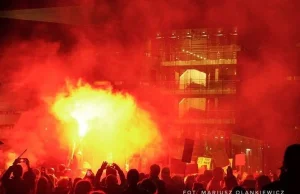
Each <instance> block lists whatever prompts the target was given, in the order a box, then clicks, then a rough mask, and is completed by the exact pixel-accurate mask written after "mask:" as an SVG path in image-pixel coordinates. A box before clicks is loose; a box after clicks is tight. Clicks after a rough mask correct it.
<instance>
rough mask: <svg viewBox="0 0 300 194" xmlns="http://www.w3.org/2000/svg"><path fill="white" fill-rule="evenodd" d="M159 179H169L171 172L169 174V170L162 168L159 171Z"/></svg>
mask: <svg viewBox="0 0 300 194" xmlns="http://www.w3.org/2000/svg"><path fill="white" fill-rule="evenodd" d="M161 178H162V179H167V178H171V172H170V169H169V168H168V167H164V168H163V169H162V170H161Z"/></svg>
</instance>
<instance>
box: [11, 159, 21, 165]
mask: <svg viewBox="0 0 300 194" xmlns="http://www.w3.org/2000/svg"><path fill="white" fill-rule="evenodd" d="M19 163H20V159H19V158H17V159H15V161H14V163H13V166H15V165H17V164H19Z"/></svg>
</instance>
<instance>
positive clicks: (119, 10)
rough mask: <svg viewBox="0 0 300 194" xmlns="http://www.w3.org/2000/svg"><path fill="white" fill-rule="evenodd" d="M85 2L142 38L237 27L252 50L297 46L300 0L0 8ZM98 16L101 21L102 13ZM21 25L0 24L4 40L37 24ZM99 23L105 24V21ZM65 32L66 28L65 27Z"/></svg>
mask: <svg viewBox="0 0 300 194" xmlns="http://www.w3.org/2000/svg"><path fill="white" fill-rule="evenodd" d="M87 2H88V3H89V4H93V6H94V7H95V10H96V9H98V8H100V7H108V8H107V10H109V11H107V12H106V13H103V14H104V15H106V16H107V20H106V21H104V22H106V23H110V22H111V21H112V20H113V21H114V24H113V25H119V24H121V26H120V30H121V31H125V32H128V31H129V32H128V33H131V32H135V33H136V32H138V33H139V34H144V33H145V31H146V30H147V31H152V30H154V29H158V28H187V27H191V28H192V27H220V26H222V27H227V26H238V27H239V29H240V35H241V38H242V42H243V44H244V45H245V46H246V47H249V48H250V49H251V48H257V47H259V46H260V45H262V44H265V43H268V44H272V43H273V44H274V41H273V40H270V39H273V38H274V39H276V44H274V45H275V46H278V47H281V46H287V45H290V44H294V43H293V42H296V41H299V37H298V34H299V33H298V32H299V29H298V28H297V19H296V18H299V16H300V14H299V11H298V10H299V9H298V8H300V3H299V1H297V0H289V1H288V0H265V1H259V0H252V1H244V0H228V1H225V0H224V1H222V0H186V1H180V0H164V1H161V0H153V1H138V0H132V1H130V3H124V1H121V0H70V1H53V0H44V1H42V0H19V1H17V0H11V1H0V8H1V10H11V9H26V8H40V7H53V6H70V5H80V4H87ZM141 2H146V3H142V4H141ZM96 15H97V16H101V11H100V13H99V12H98V13H97V14H96ZM141 15H143V16H141ZM91 17H92V16H91ZM130 17H131V18H130ZM127 18H130V19H127ZM19 24H20V23H19V22H18V21H14V20H8V19H0V25H1V37H2V39H3V38H5V37H6V35H7V36H11V32H12V31H14V32H15V31H26V30H27V31H28V33H29V31H30V29H32V28H33V26H35V24H36V22H21V24H23V25H22V26H23V27H24V25H26V27H24V28H21V29H19V27H20V25H19ZM98 24H99V25H102V23H101V22H99V23H98ZM143 25H144V26H143ZM65 27H66V26H65V25H64V26H63V28H65ZM127 27H128V28H127ZM50 28H51V29H52V31H53V32H54V31H56V30H57V31H58V32H54V34H56V33H58V34H60V33H59V31H60V30H61V28H60V27H58V28H52V26H51V25H50ZM138 29H139V30H138ZM17 33H18V32H17ZM287 33H288V34H287ZM18 35H21V36H24V37H25V38H26V35H28V34H26V32H19V34H18ZM60 35H61V34H60ZM287 36H288V37H287ZM278 37H280V38H278ZM283 37H284V38H283ZM281 40H282V41H281ZM274 45H273V46H274Z"/></svg>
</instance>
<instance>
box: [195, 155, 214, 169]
mask: <svg viewBox="0 0 300 194" xmlns="http://www.w3.org/2000/svg"><path fill="white" fill-rule="evenodd" d="M197 164H198V167H199V168H201V167H206V170H210V166H211V158H205V157H199V158H198V160H197Z"/></svg>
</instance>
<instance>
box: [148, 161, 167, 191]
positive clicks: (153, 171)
mask: <svg viewBox="0 0 300 194" xmlns="http://www.w3.org/2000/svg"><path fill="white" fill-rule="evenodd" d="M159 174H160V167H159V166H158V165H157V164H153V165H152V166H151V167H150V177H149V179H150V180H152V181H153V182H154V184H155V185H156V188H157V191H158V192H157V193H158V194H166V185H165V182H164V181H162V180H160V179H159Z"/></svg>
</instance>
